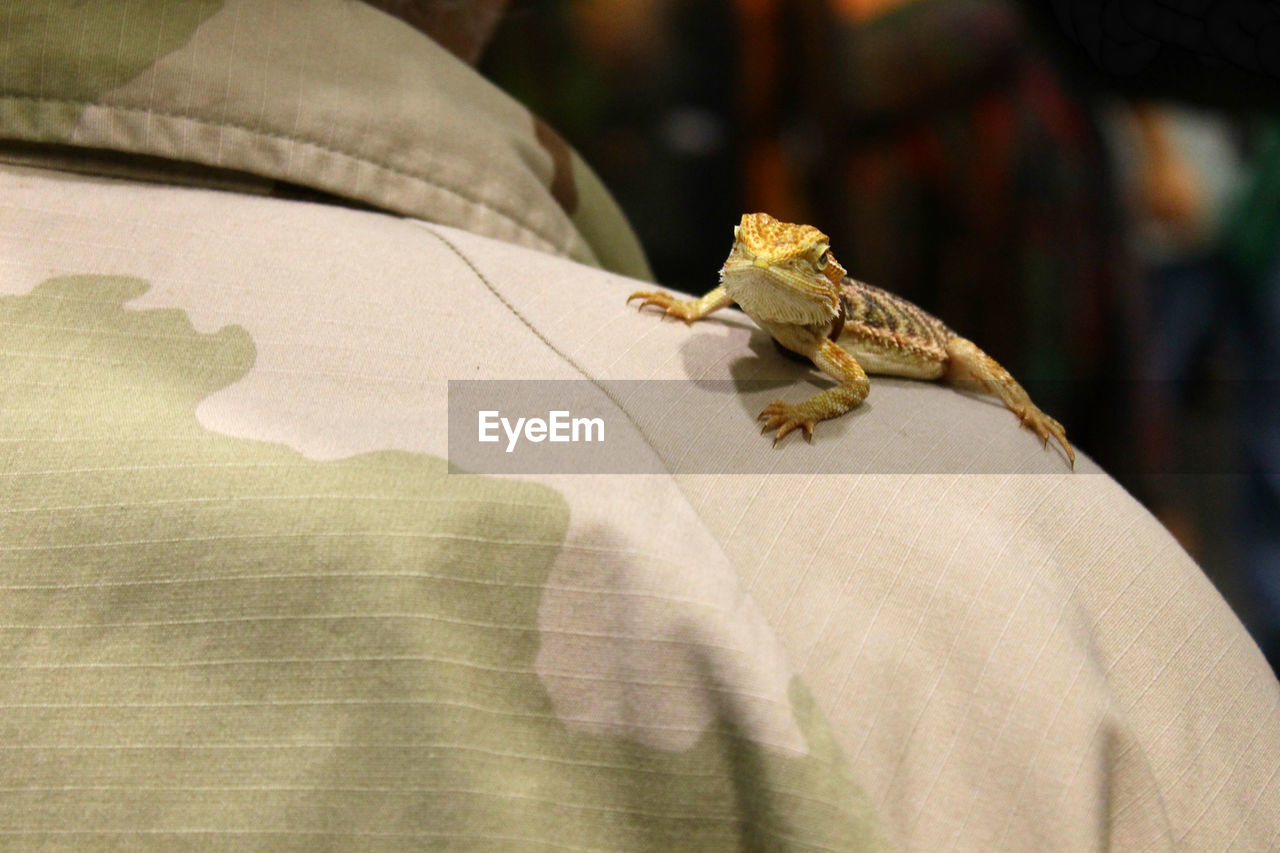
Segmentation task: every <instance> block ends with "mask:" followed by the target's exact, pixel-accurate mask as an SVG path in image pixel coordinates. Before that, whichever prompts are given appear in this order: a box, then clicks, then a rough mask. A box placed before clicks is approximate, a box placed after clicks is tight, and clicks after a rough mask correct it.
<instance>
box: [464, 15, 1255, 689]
mask: <svg viewBox="0 0 1280 853" xmlns="http://www.w3.org/2000/svg"><path fill="white" fill-rule="evenodd" d="M1079 5H1080V6H1085V5H1088V4H1079ZM1071 14H1072V12H1071V8H1070V7H1069V6H1065V5H1063V3H1062V2H1058V3H1055V4H1053V5H1052V6H1050V5H1049V4H1037V3H1031V2H1026V3H1025V4H1024V3H1022V2H1019V0H1005V2H1000V0H699V2H692V0H511V4H510V6H509V7H508V11H507V15H506V18H505V20H504V22H503V24H502V26H501V28H500V29H499V31H498V35H497V37H496V39H495V40H494V42H493V43H492V45H491V46H490V48H489V50H488V52H487V54H486V55H485V58H484V60H483V62H482V64H481V70H482V71H483V72H484V73H485V74H486V75H487V76H488V77H489V78H490V79H492V80H493V81H494V82H495V83H496V84H497V85H499V86H500V87H501V88H503V89H505V90H506V91H508V92H510V93H511V94H513V95H514V96H515V97H517V98H519V99H520V100H522V101H524V102H525V103H526V104H527V105H528V106H529V107H530V108H531V109H532V110H533V111H534V112H535V113H537V114H538V115H540V116H542V117H543V118H544V119H545V120H546V121H547V122H548V123H550V124H551V125H552V126H553V127H555V128H556V129H558V130H559V131H560V133H561V134H562V135H563V136H564V137H565V138H566V139H567V140H568V141H569V142H570V143H571V144H572V145H574V146H575V147H576V148H577V149H578V150H579V151H580V152H581V153H582V155H583V156H584V157H585V158H586V159H587V161H588V162H589V163H591V164H592V166H593V167H594V168H595V169H596V171H597V172H599V174H600V176H601V177H602V178H603V180H604V182H605V184H606V185H607V186H609V187H610V189H611V190H612V191H613V192H614V194H615V196H616V197H617V199H618V201H619V203H620V204H621V205H622V207H623V209H624V210H625V211H626V213H627V215H628V217H629V218H630V220H631V222H632V224H633V225H634V227H635V228H636V230H637V232H638V234H639V236H640V239H641V241H642V242H643V243H644V245H645V248H646V250H647V252H648V254H649V258H650V261H651V263H652V265H653V269H654V272H655V274H656V277H657V279H658V281H659V282H661V283H662V284H663V285H664V286H666V287H670V288H672V289H677V290H682V291H685V292H687V293H692V294H702V293H705V292H706V291H708V290H710V289H711V288H712V287H714V286H715V285H716V283H717V272H718V270H719V267H720V264H721V262H722V261H723V259H724V256H725V254H726V253H727V251H728V248H729V244H730V241H731V237H732V226H733V225H734V224H735V223H736V222H737V220H738V218H739V216H740V215H741V214H742V213H743V212H746V211H765V212H768V213H771V214H773V215H774V216H777V217H778V218H780V219H784V220H788V221H793V222H808V223H812V224H814V225H817V226H818V227H820V228H821V229H822V230H824V231H826V232H827V233H828V234H829V235H830V236H831V238H832V245H833V247H835V250H836V252H837V256H838V257H839V258H840V261H841V263H843V264H844V266H845V267H846V268H848V269H849V271H850V273H851V274H852V275H854V276H855V277H857V278H860V279H864V280H866V281H869V282H872V283H874V284H878V285H881V286H883V287H887V288H889V289H891V290H893V291H896V292H897V293H900V294H902V295H904V296H906V297H907V298H909V299H911V300H913V301H914V302H916V303H918V304H919V305H921V306H922V307H924V308H925V309H927V310H929V311H931V312H933V313H935V314H937V315H938V316H940V317H942V318H944V319H945V320H946V322H947V323H948V324H949V325H950V326H952V327H953V328H954V329H956V330H957V331H958V332H960V333H961V334H963V335H965V336H966V337H968V338H971V339H972V340H974V341H976V342H978V343H979V345H980V346H982V347H983V349H985V350H986V351H987V352H989V353H990V354H991V355H992V356H994V357H995V358H996V359H997V360H998V361H1000V362H1001V363H1002V364H1004V365H1005V366H1006V367H1008V368H1009V369H1010V371H1011V372H1012V373H1013V374H1014V375H1015V376H1017V377H1018V378H1019V380H1020V381H1022V383H1023V385H1025V386H1026V387H1027V390H1028V391H1029V392H1030V393H1031V396H1032V398H1033V399H1035V400H1036V402H1037V403H1038V404H1039V405H1040V406H1041V407H1042V408H1044V409H1045V410H1046V411H1048V412H1050V413H1051V414H1053V415H1054V416H1055V417H1057V418H1058V419H1060V420H1062V421H1063V422H1064V424H1065V425H1066V427H1067V432H1068V435H1069V436H1070V438H1071V439H1072V441H1073V442H1074V443H1075V444H1076V446H1077V447H1079V448H1081V449H1083V450H1084V451H1086V452H1087V453H1089V454H1090V455H1091V456H1092V457H1094V458H1095V459H1096V460H1098V461H1099V462H1100V463H1101V464H1102V465H1103V466H1104V467H1106V468H1107V469H1108V470H1109V471H1111V472H1112V473H1113V474H1114V475H1115V476H1116V477H1117V479H1119V480H1120V482H1121V483H1122V484H1123V485H1124V486H1125V487H1126V488H1128V489H1129V491H1130V492H1132V493H1133V494H1134V495H1135V496H1136V497H1137V498H1138V499H1139V500H1141V501H1142V502H1143V503H1144V504H1145V505H1146V506H1147V507H1148V508H1149V509H1150V510H1151V511H1152V512H1153V513H1155V514H1156V516H1157V517H1159V518H1160V519H1161V520H1162V521H1163V522H1164V523H1165V525H1166V526H1167V527H1168V528H1169V529H1170V531H1171V532H1172V533H1173V534H1174V535H1175V536H1176V537H1177V538H1178V540H1179V541H1180V542H1181V543H1182V545H1183V546H1184V547H1185V548H1186V549H1187V550H1188V551H1189V552H1190V553H1191V554H1192V556H1194V557H1195V558H1196V559H1197V560H1198V561H1199V562H1200V564H1201V565H1202V566H1203V567H1204V569H1205V571H1206V572H1207V573H1208V574H1209V576H1210V577H1211V578H1212V579H1213V581H1214V582H1215V583H1216V584H1217V585H1218V587H1219V589H1220V590H1221V591H1222V593H1223V595H1224V596H1225V597H1226V598H1227V599H1228V601H1229V602H1230V603H1231V604H1232V606H1233V607H1235V609H1236V611H1237V612H1238V613H1239V614H1240V615H1241V618H1242V619H1244V620H1245V622H1246V624H1247V625H1249V626H1250V628H1251V630H1253V631H1254V635H1255V637H1256V638H1257V639H1258V641H1259V644H1260V645H1261V646H1262V647H1263V649H1264V652H1266V653H1267V655H1268V657H1269V659H1270V660H1271V662H1272V666H1273V667H1277V666H1278V665H1280V386H1278V385H1277V382H1276V380H1277V379H1280V253H1278V252H1277V248H1278V247H1280V122H1278V121H1277V120H1276V116H1278V115H1280V111H1278V108H1280V101H1277V100H1276V99H1277V93H1280V82H1278V81H1277V80H1275V79H1274V78H1270V77H1268V76H1266V73H1265V71H1262V72H1260V71H1258V69H1249V68H1241V67H1239V66H1234V65H1232V64H1231V63H1229V62H1228V63H1224V62H1223V61H1222V60H1221V59H1219V58H1217V57H1214V56H1209V55H1206V54H1205V53H1204V52H1202V51H1200V52H1198V51H1197V49H1196V46H1195V45H1191V46H1190V47H1189V48H1188V47H1187V46H1185V45H1184V46H1183V47H1178V46H1174V45H1169V44H1164V45H1163V46H1160V45H1156V46H1155V48H1154V49H1153V46H1152V43H1151V42H1150V41H1149V40H1147V41H1143V40H1141V39H1130V40H1128V41H1125V40H1124V38H1121V39H1120V40H1119V41H1117V40H1116V39H1115V38H1111V39H1110V40H1109V41H1108V38H1107V35H1106V34H1105V33H1104V34H1103V36H1101V37H1099V36H1097V33H1096V32H1095V33H1094V36H1093V37H1092V40H1090V32H1091V30H1090V29H1089V27H1088V26H1077V24H1079V22H1078V21H1077V22H1075V23H1073V21H1072V18H1071ZM1095 17H1096V16H1095ZM1085 23H1086V24H1087V23H1088V22H1087V21H1086V22H1085ZM1073 27H1074V28H1073Z"/></svg>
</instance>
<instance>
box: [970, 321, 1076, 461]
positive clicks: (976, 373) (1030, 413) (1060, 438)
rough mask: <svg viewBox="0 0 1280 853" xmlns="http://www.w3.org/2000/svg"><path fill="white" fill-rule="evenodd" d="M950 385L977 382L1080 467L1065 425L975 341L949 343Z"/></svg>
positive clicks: (1045, 440) (1026, 425)
mask: <svg viewBox="0 0 1280 853" xmlns="http://www.w3.org/2000/svg"><path fill="white" fill-rule="evenodd" d="M946 379H947V381H948V382H950V383H952V384H956V385H967V384H970V383H977V384H978V385H980V386H981V387H982V388H983V390H985V391H986V392H987V393H989V394H992V395H994V396H996V397H999V398H1000V400H1001V402H1003V403H1004V404H1005V405H1006V406H1008V407H1009V410H1010V411H1012V412H1013V413H1014V414H1015V415H1017V416H1018V419H1019V420H1020V421H1022V425H1023V426H1025V427H1026V428H1027V429H1029V430H1031V431H1032V432H1034V433H1035V434H1036V435H1038V436H1040V438H1042V439H1043V440H1044V443H1045V445H1048V444H1049V439H1051V438H1052V439H1054V440H1055V441H1057V442H1058V444H1060V445H1062V449H1063V450H1064V451H1066V454H1067V460H1068V461H1069V462H1070V463H1071V467H1072V468H1075V466H1076V454H1075V451H1074V450H1072V449H1071V444H1070V442H1068V441H1067V432H1066V430H1064V429H1063V428H1062V424H1060V423H1058V422H1057V421H1055V420H1054V419H1053V418H1051V417H1049V416H1048V415H1046V414H1045V413H1044V412H1042V411H1040V409H1039V408H1038V407H1037V406H1036V404H1035V403H1033V402H1031V397H1029V396H1028V395H1027V392H1026V391H1024V390H1023V388H1022V386H1021V385H1019V384H1018V382H1017V380H1015V379H1014V378H1013V377H1012V376H1010V375H1009V371H1007V370H1005V369H1004V368H1003V367H1001V366H1000V363H999V362H998V361H996V360H995V359H994V358H992V357H991V356H989V355H987V354H986V353H985V352H983V351H982V350H980V349H978V347H977V345H976V344H974V343H973V341H970V340H967V339H965V338H962V337H960V336H959V335H953V336H952V337H951V339H950V340H948V341H947V373H946Z"/></svg>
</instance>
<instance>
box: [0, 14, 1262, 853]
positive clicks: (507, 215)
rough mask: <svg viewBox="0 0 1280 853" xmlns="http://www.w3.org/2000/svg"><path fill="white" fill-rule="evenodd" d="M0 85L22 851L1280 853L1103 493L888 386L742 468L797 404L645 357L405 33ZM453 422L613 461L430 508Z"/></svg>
mask: <svg viewBox="0 0 1280 853" xmlns="http://www.w3.org/2000/svg"><path fill="white" fill-rule="evenodd" d="M0 39H3V50H0V57H3V58H2V59H0V137H3V140H4V141H3V143H0V199H2V205H3V206H2V208H0V209H2V210H3V214H0V328H3V330H4V331H3V335H4V343H3V346H2V347H0V669H3V678H0V791H3V794H0V847H3V848H12V849H34V848H40V849H56V848H68V849H98V848H109V849H139V848H144V847H151V848H159V849H170V848H173V847H176V846H182V847H187V848H218V849H224V848H227V847H237V848H253V849H268V848H269V849H307V850H311V849H379V848H385V849H401V848H405V847H412V846H424V847H429V848H431V849H454V848H457V849H502V850H506V849H529V850H535V849H536V850H552V849H554V850H624V849H625V850H632V849H637V850H645V849H658V850H664V851H665V850H672V849H676V850H685V849H707V850H736V849H744V848H750V849H762V850H785V849H796V850H849V849H881V848H889V847H899V848H905V849H920V850H939V849H978V850H992V849H1020V850H1027V849H1046V850H1047V849H1052V850H1093V849H1112V848H1117V849H1140V848H1146V847H1161V848H1167V849H1172V848H1183V849H1188V850H1221V849H1228V848H1232V847H1238V848H1241V849H1263V848H1266V847H1268V846H1269V845H1274V843H1275V840H1276V838H1277V837H1278V836H1280V817H1278V816H1280V785H1277V783H1276V773H1275V756H1276V755H1277V754H1280V729H1278V727H1277V715H1276V710H1277V707H1278V700H1280V695H1278V693H1280V688H1278V687H1277V684H1276V682H1275V680H1274V678H1273V677H1272V676H1271V674H1270V672H1269V670H1268V669H1267V668H1266V665H1265V663H1264V662H1263V660H1262V658H1261V656H1260V654H1259V653H1258V651H1257V649H1256V648H1255V647H1254V646H1253V645H1252V642H1251V641H1250V640H1249V638H1248V636H1247V635H1246V634H1245V633H1244V631H1243V629H1242V627H1241V626H1240V624H1239V622H1238V621H1237V620H1236V618H1235V617H1234V616H1233V615H1232V613H1231V612H1230V610H1229V609H1228V608H1227V606H1226V605H1225V603H1224V602H1223V601H1222V599H1221V598H1220V597H1219V596H1218V595H1217V593H1216V592H1215V591H1214V590H1213V588H1212V586H1211V585H1210V584H1209V582H1208V580H1207V579H1206V578H1205V577H1204V575H1203V574H1202V573H1201V572H1200V571H1199V569H1198V568H1197V567H1196V566H1195V564H1194V563H1193V562H1192V561H1191V560H1190V559H1189V558H1188V557H1187V555H1186V554H1185V553H1184V552H1183V551H1182V550H1181V549H1180V548H1179V547H1178V546H1177V545H1176V544H1175V543H1174V542H1173V540H1172V539H1171V538H1170V537H1169V535H1168V534H1167V533H1166V532H1165V531H1164V530H1163V528H1161V527H1160V525H1159V524H1158V523H1157V522H1156V521H1155V520H1154V519H1153V518H1152V517H1151V516H1149V515H1148V514H1147V513H1146V512H1145V511H1143V510H1142V509H1141V508H1140V507H1139V506H1138V505H1137V504H1136V503H1134V501H1133V500H1132V499H1131V498H1129V496H1128V495H1126V494H1125V493H1124V492H1123V490H1122V489H1120V488H1119V487H1118V486H1117V485H1116V484H1115V483H1114V481H1112V480H1111V479H1110V478H1109V477H1107V476H1106V475H1105V474H1103V473H1101V472H1099V471H1098V470H1097V469H1096V467H1093V466H1091V464H1090V463H1089V462H1088V461H1087V460H1084V461H1082V462H1081V464H1080V465H1079V466H1078V468H1079V470H1078V471H1077V473H1075V474H1070V473H1067V472H1065V471H1064V470H1063V469H1062V466H1061V460H1060V459H1058V458H1057V457H1054V456H1051V455H1048V454H1044V453H1043V452H1042V450H1041V448H1040V447H1039V445H1038V444H1037V443H1036V442H1035V441H1034V440H1032V439H1030V438H1029V437H1028V436H1026V435H1025V434H1023V433H1022V432H1021V431H1019V430H1018V429H1017V428H1016V424H1014V423H1012V422H1011V421H1010V419H1009V417H1008V414H1007V412H1005V411H1004V410H1003V409H1001V408H999V407H998V406H992V405H989V404H987V403H986V402H985V401H982V400H978V399H975V398H970V397H967V396H965V395H961V394H957V393H955V392H953V391H950V390H947V389H944V388H938V387H933V386H927V385H923V384H919V383H910V382H895V381H886V382H881V383H877V385H876V387H875V390H874V392H873V394H872V398H871V401H870V403H869V404H868V405H867V406H866V407H865V408H864V410H863V411H862V412H861V413H859V414H858V415H857V416H850V417H846V418H844V419H842V420H841V422H837V423H832V424H829V425H824V426H830V427H831V429H825V430H824V431H823V433H822V434H821V435H820V436H819V437H818V439H816V440H815V441H814V443H813V444H812V445H807V444H804V443H803V442H793V443H791V444H789V445H786V446H783V447H780V448H778V449H777V450H776V451H775V450H774V449H772V448H770V447H769V445H768V442H767V441H766V440H765V439H762V438H761V437H760V436H759V435H758V433H757V432H756V427H755V425H754V416H755V412H754V410H752V409H751V406H754V402H752V403H743V402H741V399H742V395H740V394H739V393H738V391H739V389H740V388H745V386H746V385H747V384H749V383H748V382H747V380H750V379H760V380H765V381H767V382H771V383H772V384H773V385H774V386H776V385H777V382H778V381H787V382H792V381H797V380H798V378H799V377H801V376H803V375H805V374H804V371H803V370H802V369H801V368H800V366H798V365H794V364H791V363H789V362H786V361H784V360H781V359H777V358H775V356H774V353H773V352H772V349H771V348H767V347H765V346H764V344H765V343H767V340H766V339H764V338H762V337H761V335H760V333H759V332H758V331H756V330H753V328H752V327H751V324H750V323H749V322H747V321H745V320H744V319H742V318H740V317H739V318H736V319H735V317H734V316H733V315H729V316H728V317H727V318H726V319H725V320H723V321H719V322H715V323H708V324H706V325H704V326H700V327H697V328H695V329H693V330H689V329H686V328H684V327H683V326H682V325H680V324H674V323H665V324H664V323H659V322H657V321H656V320H655V319H654V318H653V317H652V316H644V315H641V314H639V313H638V312H636V311H635V310H634V308H628V307H627V306H626V305H625V304H624V301H625V297H626V295H627V294H628V293H629V292H630V291H631V290H634V289H636V282H635V281H634V280H633V279H634V277H643V276H645V275H647V270H646V268H645V264H644V260H643V256H642V254H641V253H640V250H639V248H638V247H637V245H636V243H635V240H634V238H633V237H632V236H631V232H630V230H629V229H628V227H627V226H626V224H625V222H624V220H623V218H622V217H621V215H620V214H619V212H618V210H617V209H616V207H615V206H614V205H613V203H612V202H611V201H610V199H609V198H608V196H607V194H606V193H605V192H604V191H603V189H602V188H601V187H600V185H599V183H598V182H597V181H596V180H595V179H594V177H593V176H592V175H591V173H590V171H589V170H588V169H587V168H586V167H585V166H584V165H583V163H582V162H581V160H580V159H579V158H578V157H577V156H576V155H575V154H574V153H573V152H572V151H570V150H568V149H567V148H566V147H565V146H564V144H563V143H561V142H559V141H558V139H557V137H556V136H555V135H554V133H552V132H551V131H550V130H549V129H548V128H546V127H545V126H543V125H541V124H540V123H539V122H538V121H537V120H536V119H535V118H533V117H532V116H531V115H530V114H529V113H528V112H527V111H526V110H524V109H523V108H522V107H520V106H519V105H518V104H516V103H515V102H513V101H512V100H510V99H509V98H507V97H506V96H505V95H503V94H502V93H500V92H498V91H497V90H495V89H494V88H493V87H491V86H490V85H489V84H487V83H486V82H485V81H484V80H483V79H481V78H480V77H479V76H477V75H476V74H475V73H474V72H473V71H472V70H471V69H469V68H467V67H466V66H464V65H462V64H461V63H459V62H458V61H457V60H455V59H453V58H452V57H451V56H450V55H448V54H447V53H446V52H445V51H443V50H442V49H440V48H439V47H437V46H436V45H435V44H433V43H432V42H431V41H429V40H428V39H427V38H425V37H424V36H422V35H420V34H419V33H417V32H416V31H414V30H412V29H410V28H408V27H407V26H405V25H403V24H401V23H400V22H399V21H396V20H394V19H392V18H390V17H387V16H385V15H383V14H382V13H380V12H377V11H374V10H373V9H371V8H369V7H366V6H364V5H362V4H359V3H354V2H346V0H306V2H304V0H292V2H279V0H225V2H222V1H221V0H205V2H193V1H192V0H187V1H186V2H177V0H173V2H166V1H165V0H134V2H130V3H118V2H108V0H94V2H72V0H49V2H45V3H40V4H16V3H14V4H7V5H6V6H4V7H3V9H0ZM731 225H732V223H726V245H727V244H728V236H729V234H728V231H729V228H730V226H731ZM714 272H715V271H714V270H709V271H708V279H709V281H708V287H710V286H711V284H712V283H713V279H714ZM753 348H754V349H755V350H757V351H758V355H753V354H752V351H753ZM487 380H524V381H525V382H524V383H520V384H517V385H510V384H508V385H488V384H485V382H486V381H487ZM529 380H537V381H536V382H533V383H529V382H528V381H529ZM551 380H556V381H557V383H563V384H562V385H560V384H556V383H552V382H551ZM637 380H642V381H640V382H636V381H637ZM658 380H662V381H661V382H659V381H658ZM451 382H452V386H451ZM467 383H472V384H471V385H468V384H467ZM477 383H478V384H477ZM611 383H612V384H611ZM627 383H634V384H627ZM473 386H475V387H478V388H479V389H480V391H481V392H483V391H484V389H498V390H497V391H495V392H494V393H497V394H499V397H498V398H497V399H498V402H497V403H495V405H502V404H503V401H504V400H507V399H508V398H506V397H502V396H501V395H502V394H508V393H515V391H514V390H512V389H513V388H515V389H519V388H524V389H528V388H534V389H544V388H563V389H564V393H565V394H566V395H568V396H569V397H573V395H578V394H583V395H585V396H591V397H592V398H593V400H594V402H593V405H598V406H599V407H600V409H601V410H602V411H605V412H607V413H608V418H607V419H606V420H607V424H608V427H609V429H610V430H611V432H610V436H613V435H615V434H616V435H617V436H618V437H619V440H620V441H622V442H624V444H625V446H626V447H627V448H628V449H627V451H626V453H627V455H625V456H618V455H615V456H614V458H615V460H617V459H621V462H620V464H618V465H617V466H615V467H616V470H612V472H611V473H604V471H605V467H591V466H588V468H587V471H586V472H583V471H577V472H574V471H570V470H567V469H561V468H557V467H556V466H554V465H552V466H547V465H544V466H543V467H541V468H538V467H537V466H534V468H535V469H534V470H532V471H525V472H523V473H518V472H516V471H514V470H512V471H504V470H502V469H501V468H499V469H497V470H494V471H489V472H483V473H462V472H460V471H458V470H456V468H457V466H456V465H455V470H453V471H451V470H450V461H451V460H452V456H451V454H450V443H451V441H454V440H458V439H459V437H462V436H464V433H465V428H466V423H463V424H462V426H461V427H458V426H455V428H454V429H453V430H451V429H450V425H451V422H450V416H451V415H453V414H455V411H454V410H455V409H456V408H457V405H454V406H451V405H450V403H451V400H455V397H456V394H457V393H461V392H463V391H466V390H468V389H471V390H474V387H473ZM654 388H656V389H659V391H660V395H659V396H661V394H666V395H668V396H667V397H663V398H662V399H667V400H668V402H667V403H665V404H662V405H654V404H653V403H652V398H650V397H648V396H646V395H647V394H649V392H650V390H651V389H654ZM664 389H665V390H664ZM775 390H776V387H775ZM744 393H745V391H744ZM671 399H674V400H675V401H677V402H670V400H671ZM646 401H648V402H646ZM679 401H684V402H679ZM455 402H456V400H455ZM459 405H460V404H459ZM708 439H709V441H708ZM611 440H612V438H611ZM704 447H705V448H706V449H698V450H697V451H696V452H694V450H693V449H694V448H704ZM499 452H501V451H499ZM495 458H496V459H498V460H499V461H501V460H502V458H503V457H501V456H496V457H495ZM464 467H465V466H464ZM593 471H594V473H592V472H593Z"/></svg>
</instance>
